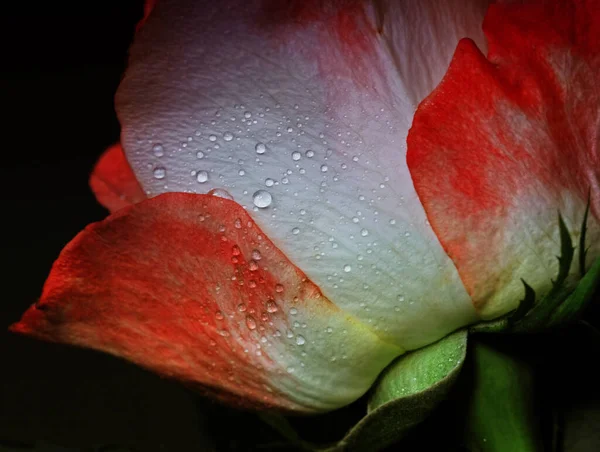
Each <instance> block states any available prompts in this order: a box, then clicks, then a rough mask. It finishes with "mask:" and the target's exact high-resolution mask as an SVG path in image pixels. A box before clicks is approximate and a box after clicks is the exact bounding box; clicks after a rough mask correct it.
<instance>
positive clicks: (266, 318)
mask: <svg viewBox="0 0 600 452" xmlns="http://www.w3.org/2000/svg"><path fill="white" fill-rule="evenodd" d="M12 329H13V331H16V332H20V333H24V334H29V335H32V336H36V337H39V338H42V339H46V340H52V341H57V342H65V343H70V344H75V345H78V346H85V347H91V348H95V349H98V350H102V351H105V352H108V353H112V354H114V355H117V356H121V357H124V358H127V359H129V360H131V361H134V362H135V363H137V364H140V365H142V366H145V367H147V368H149V369H151V370H154V371H156V372H158V373H160V374H162V375H165V376H168V377H171V378H175V379H177V380H180V381H182V382H183V383H185V384H188V385H191V386H194V387H200V388H204V389H205V390H207V391H208V392H209V393H212V394H213V395H216V396H218V397H220V398H222V399H224V400H226V401H229V402H232V403H237V404H238V405H242V406H250V407H257V406H267V407H275V408H280V409H284V410H294V411H325V410H330V409H333V408H337V407H339V406H342V405H345V404H347V403H349V402H351V401H352V400H354V399H356V398H358V397H359V396H360V395H362V394H363V393H364V392H365V391H366V390H367V389H368V388H369V387H370V386H371V384H372V383H373V381H374V379H375V378H376V376H377V374H378V373H379V372H380V371H381V370H382V369H383V367H385V366H386V365H387V364H388V363H389V361H390V360H391V359H392V358H393V357H394V356H396V355H398V354H400V353H401V350H400V349H398V348H397V347H393V346H390V345H388V344H385V343H383V342H381V341H380V340H379V339H378V338H377V337H376V335H375V334H374V333H372V332H371V331H369V330H368V329H367V328H365V327H364V326H362V325H361V324H360V323H357V322H356V321H355V320H354V319H352V318H351V317H350V316H348V315H347V314H345V313H343V312H341V311H340V310H339V309H338V308H337V307H336V306H335V305H333V304H332V303H331V302H330V301H329V300H327V299H326V298H325V297H324V296H323V295H322V294H321V292H320V291H319V289H318V288H317V287H316V286H315V285H314V284H313V283H312V282H311V281H310V280H308V279H307V278H306V276H305V275H304V274H303V273H302V272H301V271H300V270H299V269H297V268H296V267H294V266H293V265H292V264H291V263H290V262H289V261H288V260H287V258H286V257H285V256H284V255H283V254H282V253H281V251H279V250H278V249H277V248H276V247H275V246H274V245H273V243H271V242H270V241H269V239H268V238H267V237H266V236H265V234H264V233H263V232H262V231H261V230H260V229H259V228H258V227H257V226H256V225H255V224H254V222H253V221H252V220H251V219H250V217H249V216H248V215H247V214H246V212H245V211H244V210H243V209H242V208H241V207H240V206H239V205H237V204H236V203H234V202H232V201H229V200H226V199H222V198H218V197H214V196H210V195H191V194H183V193H171V194H165V195H162V196H159V197H156V198H153V199H150V200H146V201H144V202H141V203H139V204H136V205H134V206H131V207H129V208H125V209H121V210H119V211H118V212H116V213H114V214H112V215H111V216H109V217H108V218H107V219H106V220H105V221H102V222H100V223H95V224H92V225H90V226H88V227H87V228H86V229H85V230H84V231H83V232H81V233H80V234H79V235H78V236H77V237H76V238H75V239H74V240H73V241H72V242H71V243H69V244H68V245H67V246H66V247H65V249H64V250H63V251H62V253H61V255H60V257H59V258H58V260H57V261H56V263H55V264H54V266H53V268H52V271H51V273H50V276H49V278H48V281H47V282H46V285H45V287H44V291H43V294H42V297H41V299H40V301H39V302H38V303H36V304H35V305H33V306H32V307H31V308H30V309H29V310H28V311H27V312H26V313H25V315H24V316H23V319H22V320H21V321H20V322H19V323H17V324H15V325H13V326H12Z"/></svg>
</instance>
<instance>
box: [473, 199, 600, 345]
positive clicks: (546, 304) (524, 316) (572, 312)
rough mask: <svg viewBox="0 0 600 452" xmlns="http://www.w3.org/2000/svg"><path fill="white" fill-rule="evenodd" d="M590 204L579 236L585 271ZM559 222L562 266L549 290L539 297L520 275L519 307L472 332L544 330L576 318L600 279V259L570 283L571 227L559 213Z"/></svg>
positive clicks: (572, 252) (480, 325) (474, 327)
mask: <svg viewBox="0 0 600 452" xmlns="http://www.w3.org/2000/svg"><path fill="white" fill-rule="evenodd" d="M589 205H590V204H589V200H588V204H587V207H586V210H585V214H584V218H583V224H582V227H581V236H580V240H579V266H580V271H581V270H582V269H583V271H584V272H585V270H584V269H585V266H586V254H587V253H586V252H587V250H586V248H585V246H586V244H585V238H586V230H587V219H588V213H589ZM558 224H559V230H560V241H561V255H560V256H557V259H558V262H559V270H558V275H557V277H556V279H555V280H552V289H550V292H549V293H548V294H547V295H546V296H545V297H543V298H542V299H541V300H539V301H538V300H536V298H537V296H536V293H535V291H534V289H533V288H532V287H531V286H529V284H527V282H526V281H525V280H524V279H521V281H522V282H523V286H524V289H525V295H524V297H523V299H522V300H521V301H520V303H519V306H518V307H517V309H516V310H514V311H512V312H510V313H508V314H507V315H505V316H502V317H500V318H498V319H495V320H493V321H491V322H481V323H479V324H477V325H474V326H473V327H471V331H472V332H478V333H500V332H502V333H530V332H536V331H541V330H544V329H547V328H551V327H554V326H557V325H560V324H563V323H566V322H569V321H571V320H573V319H574V318H576V317H577V314H578V313H579V312H581V311H582V310H583V309H584V307H585V306H586V304H587V302H588V301H589V300H590V298H591V296H592V294H593V292H594V289H595V288H596V287H597V285H598V281H599V279H600V274H599V271H598V268H597V265H598V260H597V261H596V262H595V263H594V264H593V265H592V267H591V268H590V269H589V270H588V272H587V273H584V276H583V277H582V279H581V280H580V281H579V284H578V285H577V286H576V287H575V289H573V288H572V287H571V286H570V285H569V284H567V278H568V276H569V272H570V269H571V266H572V263H573V258H574V256H575V248H574V247H573V241H572V239H571V234H570V232H569V229H568V228H567V225H566V224H565V222H564V220H563V218H562V216H561V215H560V214H559V215H558Z"/></svg>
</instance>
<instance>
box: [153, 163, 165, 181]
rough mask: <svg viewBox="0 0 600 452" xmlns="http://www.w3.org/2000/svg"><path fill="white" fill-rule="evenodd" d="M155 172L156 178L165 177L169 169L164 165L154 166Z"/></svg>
mask: <svg viewBox="0 0 600 452" xmlns="http://www.w3.org/2000/svg"><path fill="white" fill-rule="evenodd" d="M153 174H154V178H155V179H164V178H165V176H166V175H167V170H166V169H165V168H163V167H162V166H159V167H157V168H154V171H153Z"/></svg>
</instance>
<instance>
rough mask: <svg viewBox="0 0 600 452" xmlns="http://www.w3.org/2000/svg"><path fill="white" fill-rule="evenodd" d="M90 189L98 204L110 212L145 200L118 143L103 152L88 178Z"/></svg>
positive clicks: (144, 195)
mask: <svg viewBox="0 0 600 452" xmlns="http://www.w3.org/2000/svg"><path fill="white" fill-rule="evenodd" d="M90 187H91V189H92V191H93V192H94V195H96V199H97V200H98V202H99V203H100V204H102V205H103V206H104V207H106V208H107V209H108V210H110V211H111V212H114V211H116V210H119V209H122V208H123V207H126V206H129V205H131V204H135V203H137V202H140V201H143V200H144V199H146V194H145V193H144V190H142V187H141V186H140V184H139V183H138V181H137V179H136V178H135V174H133V171H132V170H131V167H130V166H129V163H127V158H126V157H125V154H124V153H123V148H122V147H121V144H120V143H117V144H114V145H113V146H111V147H109V148H108V149H107V150H106V151H104V154H102V156H101V157H100V160H98V163H96V166H95V167H94V171H93V172H92V175H91V176H90Z"/></svg>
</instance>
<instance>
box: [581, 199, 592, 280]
mask: <svg viewBox="0 0 600 452" xmlns="http://www.w3.org/2000/svg"><path fill="white" fill-rule="evenodd" d="M591 196H592V194H591V192H589V193H588V202H587V206H585V213H584V214H583V225H582V226H581V234H580V236H579V274H580V275H581V277H583V276H584V275H585V264H586V256H587V252H588V248H586V247H585V238H586V235H587V219H588V215H589V213H590V203H591Z"/></svg>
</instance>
